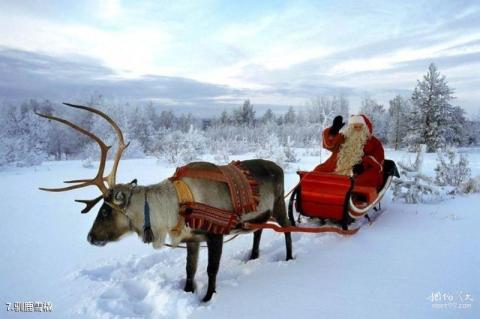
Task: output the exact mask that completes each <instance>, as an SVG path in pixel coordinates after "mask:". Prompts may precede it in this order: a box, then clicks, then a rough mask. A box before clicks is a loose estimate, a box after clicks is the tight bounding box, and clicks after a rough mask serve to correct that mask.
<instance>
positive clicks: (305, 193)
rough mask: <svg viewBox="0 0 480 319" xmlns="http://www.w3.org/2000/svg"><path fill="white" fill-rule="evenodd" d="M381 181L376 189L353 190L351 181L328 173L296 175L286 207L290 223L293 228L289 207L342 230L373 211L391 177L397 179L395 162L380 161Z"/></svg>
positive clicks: (293, 223) (358, 188) (358, 187)
mask: <svg viewBox="0 0 480 319" xmlns="http://www.w3.org/2000/svg"><path fill="white" fill-rule="evenodd" d="M383 172H384V181H383V184H382V186H381V188H380V189H378V190H377V189H376V188H374V187H365V186H356V185H355V180H354V178H352V177H349V176H341V175H336V174H331V173H319V172H315V171H312V172H305V171H300V172H298V174H299V176H300V183H299V184H298V186H297V187H296V189H295V190H294V192H293V193H292V196H291V197H290V202H289V205H288V214H289V218H290V222H291V223H292V225H295V218H294V216H293V207H295V210H296V211H297V212H298V213H299V214H300V215H301V216H306V217H312V218H319V219H320V220H321V222H322V223H325V222H326V221H330V222H333V223H334V224H339V225H340V226H341V227H342V229H343V230H347V229H348V225H349V224H350V223H352V222H353V221H355V220H356V219H358V218H360V217H364V216H365V217H367V218H368V215H367V213H368V212H369V211H370V210H371V209H372V208H374V209H375V208H376V205H377V204H378V205H379V203H380V200H381V199H382V197H383V195H384V194H385V192H386V191H387V190H388V188H389V187H390V185H391V182H392V179H393V177H395V176H396V177H398V176H399V174H398V170H397V167H396V165H395V162H393V161H391V160H385V161H384V167H383Z"/></svg>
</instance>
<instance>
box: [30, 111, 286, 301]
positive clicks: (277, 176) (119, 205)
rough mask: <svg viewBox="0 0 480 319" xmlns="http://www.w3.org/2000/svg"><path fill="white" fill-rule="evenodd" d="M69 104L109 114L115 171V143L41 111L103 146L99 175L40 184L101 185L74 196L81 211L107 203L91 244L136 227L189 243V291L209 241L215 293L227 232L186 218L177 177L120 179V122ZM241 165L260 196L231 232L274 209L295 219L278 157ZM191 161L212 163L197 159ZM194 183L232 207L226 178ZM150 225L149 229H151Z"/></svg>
mask: <svg viewBox="0 0 480 319" xmlns="http://www.w3.org/2000/svg"><path fill="white" fill-rule="evenodd" d="M64 104H65V105H67V106H69V107H72V108H77V109H82V110H86V111H88V112H92V113H94V114H97V115H99V116H101V117H102V118H104V119H105V120H106V121H107V122H108V123H109V124H110V125H111V126H112V128H113V129H114V131H115V133H116V136H117V139H118V149H117V151H116V153H115V156H114V160H113V165H112V169H111V171H110V173H109V174H108V175H107V176H104V171H105V163H106V160H107V153H108V151H109V149H110V148H111V146H107V145H106V144H105V143H104V142H103V141H102V140H101V139H100V138H98V137H97V136H96V135H94V134H93V133H91V132H89V131H87V130H85V129H83V128H81V127H79V126H77V125H76V124H74V123H72V122H70V121H67V120H65V119H62V118H58V117H55V116H52V115H47V114H40V113H37V112H35V113H36V114H37V115H39V116H41V117H44V118H47V119H50V120H54V121H57V122H60V123H63V124H65V125H67V126H69V127H71V128H73V129H75V130H77V131H78V132H80V133H81V134H83V135H86V136H88V137H89V138H91V139H93V140H94V141H95V142H96V143H97V144H98V145H99V147H100V163H99V168H98V172H97V174H96V176H95V177H94V178H92V179H83V180H70V181H65V183H68V184H73V185H71V186H67V187H62V188H40V189H41V190H44V191H49V192H63V191H69V190H74V189H78V188H82V187H87V186H97V187H98V188H99V190H100V192H101V195H100V196H98V197H97V198H95V199H92V200H75V201H77V202H81V203H84V204H85V205H86V206H85V208H84V209H83V210H82V211H81V212H82V213H87V212H89V211H90V210H91V209H92V208H93V207H94V206H95V205H96V204H97V203H98V202H100V201H101V200H103V204H102V206H101V207H100V210H99V211H98V214H97V217H96V218H95V221H94V223H93V226H92V228H91V230H90V231H89V233H88V236H87V240H88V242H89V243H90V244H92V245H96V246H104V245H105V244H107V243H108V242H113V241H117V240H119V239H120V238H122V237H123V236H124V235H126V234H128V233H136V234H137V235H138V236H139V237H143V240H144V242H146V243H148V242H152V246H153V247H154V248H160V247H162V246H163V245H164V244H165V238H166V236H167V234H168V235H169V237H170V241H171V245H172V246H177V245H178V244H179V243H186V248H187V260H186V275H187V278H186V283H185V288H184V290H185V291H186V292H192V293H193V292H195V283H194V278H195V273H196V269H197V261H198V253H199V247H200V242H202V241H206V243H207V248H208V266H207V273H208V288H207V293H206V295H205V296H204V298H203V301H204V302H207V301H209V300H210V299H211V298H212V295H213V293H215V286H216V276H217V273H218V269H219V265H220V258H221V255H222V247H223V235H218V234H214V233H209V232H206V231H201V230H193V229H191V228H190V227H187V226H186V225H185V223H184V222H182V217H181V216H180V215H179V199H178V197H177V193H176V190H175V188H174V185H173V184H172V181H170V180H169V179H165V180H164V181H162V182H160V183H157V184H153V185H148V186H140V185H138V184H137V180H133V181H132V182H130V183H127V184H116V178H115V176H116V172H117V168H118V164H119V162H120V158H121V156H122V153H123V151H124V150H125V149H126V148H127V146H128V144H125V141H124V138H123V133H122V131H121V130H120V128H119V126H118V125H117V124H116V123H115V121H113V120H112V119H111V118H110V117H109V116H108V115H106V114H105V113H103V112H101V111H100V110H97V109H95V108H91V107H87V106H82V105H74V104H69V103H64ZM241 164H242V166H244V167H245V168H246V169H248V170H249V171H250V174H251V175H252V176H253V178H254V179H255V181H256V182H257V184H258V189H259V202H258V205H257V209H256V211H254V212H251V213H248V214H244V215H242V218H241V220H240V223H239V224H238V227H236V228H235V229H234V230H233V231H232V232H231V234H237V233H243V232H245V230H244V229H242V227H241V226H242V223H243V222H254V223H258V222H266V221H267V220H268V219H269V218H270V216H271V215H273V218H274V219H275V221H277V222H278V223H279V224H280V225H281V226H288V225H289V224H290V222H289V220H288V218H287V214H286V209H285V202H284V186H283V185H284V176H283V170H282V169H281V168H280V167H279V166H278V165H276V164H275V163H273V162H270V161H266V160H261V159H254V160H247V161H242V162H241ZM188 165H195V166H197V167H198V166H200V167H210V166H211V165H214V164H211V163H207V162H196V163H190V164H188ZM183 182H185V183H186V184H187V185H188V187H189V188H190V190H191V192H192V194H193V196H194V198H195V199H196V200H197V201H199V202H202V203H205V204H208V205H211V206H213V207H217V208H220V209H225V210H232V203H231V198H230V194H229V192H228V189H227V186H226V185H225V184H224V183H219V182H215V181H212V180H206V179H198V178H187V177H185V178H183ZM147 203H148V207H149V220H150V225H149V226H148V227H147V226H146V225H145V222H146V219H147V218H145V208H146V204H147ZM146 228H148V229H146ZM261 235H262V230H256V231H254V233H253V246H252V251H251V254H250V260H251V259H256V258H258V256H259V245H260V239H261ZM285 244H286V260H290V259H292V244H291V236H290V233H285Z"/></svg>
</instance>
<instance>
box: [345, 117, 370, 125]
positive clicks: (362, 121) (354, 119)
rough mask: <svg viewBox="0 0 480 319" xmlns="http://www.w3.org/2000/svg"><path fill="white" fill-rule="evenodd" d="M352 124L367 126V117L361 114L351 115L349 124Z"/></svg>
mask: <svg viewBox="0 0 480 319" xmlns="http://www.w3.org/2000/svg"><path fill="white" fill-rule="evenodd" d="M351 124H363V125H365V126H367V123H365V119H364V118H363V116H361V115H353V116H350V119H349V120H348V125H351Z"/></svg>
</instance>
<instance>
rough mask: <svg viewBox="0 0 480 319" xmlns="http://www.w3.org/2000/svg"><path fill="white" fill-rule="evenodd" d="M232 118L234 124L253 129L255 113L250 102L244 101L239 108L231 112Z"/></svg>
mask: <svg viewBox="0 0 480 319" xmlns="http://www.w3.org/2000/svg"><path fill="white" fill-rule="evenodd" d="M233 118H234V120H235V123H236V124H237V125H240V126H248V127H253V126H254V125H255V111H254V109H253V105H252V104H251V103H250V100H245V102H243V105H242V106H241V107H240V108H238V109H235V110H233Z"/></svg>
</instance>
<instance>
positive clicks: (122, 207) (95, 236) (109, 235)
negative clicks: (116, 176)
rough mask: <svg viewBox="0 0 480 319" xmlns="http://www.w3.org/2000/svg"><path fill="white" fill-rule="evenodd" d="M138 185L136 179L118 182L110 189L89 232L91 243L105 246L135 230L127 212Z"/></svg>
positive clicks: (88, 238) (88, 237)
mask: <svg viewBox="0 0 480 319" xmlns="http://www.w3.org/2000/svg"><path fill="white" fill-rule="evenodd" d="M136 186H137V180H136V179H135V180H133V181H132V182H130V183H129V184H117V185H115V186H114V187H113V188H111V189H109V190H108V193H107V195H106V196H105V198H104V202H103V204H102V206H101V207H100V210H99V211H98V214H97V217H96V218H95V221H94V222H93V225H92V228H91V229H90V231H89V233H88V236H87V240H88V242H89V243H90V244H92V245H96V246H104V245H105V244H107V243H108V242H112V241H117V240H119V239H120V238H121V237H122V236H123V235H125V234H127V233H129V232H131V231H133V225H132V221H131V219H130V218H129V217H127V216H126V213H125V212H126V209H127V207H128V205H129V204H130V198H131V197H132V195H133V189H134V188H135V187H136Z"/></svg>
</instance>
